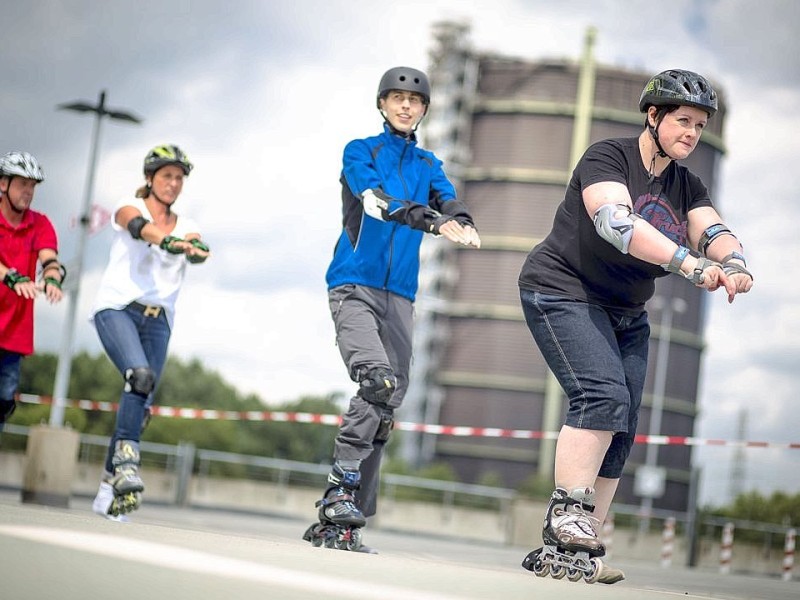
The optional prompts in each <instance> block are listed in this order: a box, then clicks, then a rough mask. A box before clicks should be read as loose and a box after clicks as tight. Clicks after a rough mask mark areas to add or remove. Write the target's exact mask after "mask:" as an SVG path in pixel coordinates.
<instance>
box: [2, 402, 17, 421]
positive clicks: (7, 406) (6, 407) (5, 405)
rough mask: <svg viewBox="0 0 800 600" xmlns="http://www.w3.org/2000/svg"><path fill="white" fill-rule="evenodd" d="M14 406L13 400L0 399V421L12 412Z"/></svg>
mask: <svg viewBox="0 0 800 600" xmlns="http://www.w3.org/2000/svg"><path fill="white" fill-rule="evenodd" d="M16 408H17V403H16V402H14V401H13V400H0V423H5V422H6V420H7V419H8V418H9V417H10V416H11V415H12V414H14V411H15V410H16Z"/></svg>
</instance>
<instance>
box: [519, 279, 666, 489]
mask: <svg viewBox="0 0 800 600" xmlns="http://www.w3.org/2000/svg"><path fill="white" fill-rule="evenodd" d="M520 300H521V302H522V310H523V312H524V314H525V321H526V322H527V324H528V328H529V329H530V330H531V334H532V335H533V339H534V340H535V341H536V345H537V346H538V347H539V350H540V352H541V353H542V356H543V357H544V359H545V361H546V362H547V365H548V366H549V367H550V370H551V371H552V372H553V374H554V375H555V377H556V379H557V380H558V382H559V384H560V385H561V388H562V389H563V390H564V393H565V394H566V396H567V399H568V402H569V406H568V409H567V416H566V424H567V425H569V426H570V427H574V428H578V429H593V430H598V431H611V432H613V433H614V436H613V438H612V441H611V445H610V447H609V449H608V451H607V452H606V456H605V458H604V459H603V464H602V466H601V467H600V472H599V473H598V475H599V476H600V477H606V478H609V479H618V478H619V477H620V476H621V475H622V467H623V466H624V464H625V461H626V460H627V458H628V455H629V454H630V451H631V447H632V446H633V439H634V436H635V435H636V426H637V424H638V421H639V408H640V406H641V403H642V392H643V390H644V380H645V377H646V375H647V351H648V345H649V338H650V325H649V323H648V320H647V312H646V311H644V310H643V311H641V312H640V313H639V314H638V315H631V314H630V313H629V312H627V311H618V310H614V309H611V308H608V307H605V306H600V305H597V304H591V303H588V302H583V301H579V300H572V299H569V298H562V297H559V296H552V295H546V294H541V293H539V292H533V291H530V290H525V289H522V290H520Z"/></svg>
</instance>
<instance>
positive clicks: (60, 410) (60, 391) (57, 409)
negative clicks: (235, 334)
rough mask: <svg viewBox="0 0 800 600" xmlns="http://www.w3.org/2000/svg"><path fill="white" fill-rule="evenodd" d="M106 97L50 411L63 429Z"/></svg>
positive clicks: (95, 140)
mask: <svg viewBox="0 0 800 600" xmlns="http://www.w3.org/2000/svg"><path fill="white" fill-rule="evenodd" d="M105 104H106V93H105V91H102V92H100V99H99V101H98V105H97V110H96V111H95V119H94V133H93V135H92V147H91V151H90V156H89V171H88V173H87V176H86V186H85V192H84V196H83V207H82V210H81V218H80V233H79V235H78V251H77V259H76V260H77V268H76V269H75V271H76V272H75V273H73V274H72V276H73V277H74V278H75V279H74V281H75V289H74V290H73V292H72V293H71V294H70V295H69V297H68V298H67V316H66V320H65V321H64V332H63V334H62V338H61V349H60V351H59V354H58V367H57V368H56V379H55V384H54V386H53V409H52V410H51V411H50V425H51V426H53V427H61V426H62V425H63V424H64V408H65V404H66V397H67V393H68V392H69V389H68V388H69V376H70V370H71V368H72V338H73V336H74V333H75V314H76V312H77V309H78V299H79V296H80V291H81V277H82V275H83V256H84V249H85V247H86V238H87V236H88V234H89V225H90V222H91V207H92V192H93V189H94V174H95V170H96V168H97V155H98V147H99V145H100V125H101V123H102V121H103V115H104V114H105Z"/></svg>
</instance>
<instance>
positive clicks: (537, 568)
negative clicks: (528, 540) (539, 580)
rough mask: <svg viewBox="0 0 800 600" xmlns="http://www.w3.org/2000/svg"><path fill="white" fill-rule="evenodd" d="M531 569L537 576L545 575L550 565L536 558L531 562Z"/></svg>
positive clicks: (547, 573) (548, 572)
mask: <svg viewBox="0 0 800 600" xmlns="http://www.w3.org/2000/svg"><path fill="white" fill-rule="evenodd" d="M531 571H533V574H534V575H536V576H537V577H547V576H548V575H549V574H550V565H548V564H547V563H546V562H542V561H541V560H539V559H538V558H537V559H536V561H535V562H534V563H533V569H531Z"/></svg>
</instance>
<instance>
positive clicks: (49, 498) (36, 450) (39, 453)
mask: <svg viewBox="0 0 800 600" xmlns="http://www.w3.org/2000/svg"><path fill="white" fill-rule="evenodd" d="M79 447H80V435H79V434H78V432H77V431H73V430H72V429H67V428H63V427H49V426H46V425H38V426H36V427H31V429H30V433H29V435H28V446H27V448H26V458H27V460H26V465H25V473H24V477H23V481H22V502H23V503H31V504H44V505H46V506H58V507H65V508H66V507H68V506H69V498H70V488H71V487H72V479H73V477H74V475H75V466H76V463H77V461H78V449H79Z"/></svg>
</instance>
